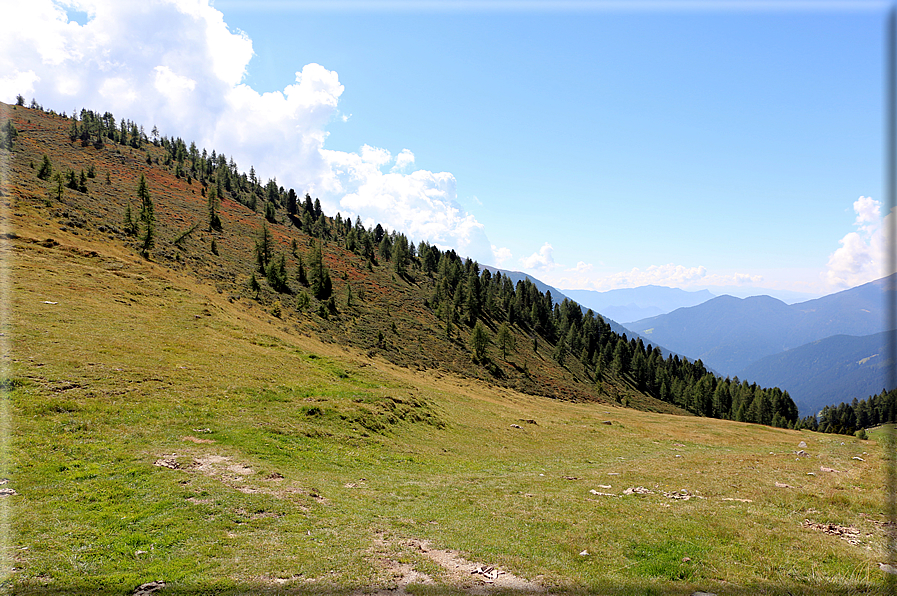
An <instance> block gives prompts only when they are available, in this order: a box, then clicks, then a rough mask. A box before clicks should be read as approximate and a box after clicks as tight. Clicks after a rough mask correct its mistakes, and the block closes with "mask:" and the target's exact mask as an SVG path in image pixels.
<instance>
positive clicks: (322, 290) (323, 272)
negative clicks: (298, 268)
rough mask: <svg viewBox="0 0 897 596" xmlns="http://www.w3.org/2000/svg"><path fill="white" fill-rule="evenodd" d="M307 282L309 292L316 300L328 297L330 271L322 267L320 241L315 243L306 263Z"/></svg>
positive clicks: (331, 287)
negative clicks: (309, 288)
mask: <svg viewBox="0 0 897 596" xmlns="http://www.w3.org/2000/svg"><path fill="white" fill-rule="evenodd" d="M308 272H309V278H310V279H309V281H310V283H311V292H312V294H313V295H314V297H315V298H317V299H318V300H324V299H325V298H327V297H329V296H330V293H331V292H332V291H333V286H332V283H331V281H330V271H329V270H328V269H327V267H326V266H325V265H324V256H323V254H322V252H321V241H320V240H319V241H318V242H316V243H315V247H314V249H313V250H312V251H311V257H310V258H309V261H308Z"/></svg>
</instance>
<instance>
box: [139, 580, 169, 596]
mask: <svg viewBox="0 0 897 596" xmlns="http://www.w3.org/2000/svg"><path fill="white" fill-rule="evenodd" d="M164 587H165V582H163V581H156V582H149V583H146V584H141V585H139V586H137V589H136V590H134V594H133V596H149V595H150V594H155V593H156V592H159V591H160V590H162V588H164Z"/></svg>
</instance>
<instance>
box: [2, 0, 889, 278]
mask: <svg viewBox="0 0 897 596" xmlns="http://www.w3.org/2000/svg"><path fill="white" fill-rule="evenodd" d="M37 4H40V3H37ZM46 4H49V0H47V2H46ZM160 4H163V5H164V4H173V5H178V4H179V3H177V2H174V0H172V2H161V3H160ZM181 4H189V3H186V2H185V3H181ZM192 4H195V2H194V3H192ZM200 4H202V3H200ZM59 5H60V4H59V3H57V7H58V6H59ZM125 5H126V6H127V5H128V3H125ZM111 6H112V5H110V4H109V3H107V2H103V1H100V0H96V1H90V2H86V1H85V2H78V3H74V2H72V3H67V4H66V5H65V6H64V8H67V9H68V10H67V12H65V15H66V16H65V17H59V15H58V11H57V14H56V17H55V18H56V19H57V21H60V20H61V19H62V18H65V19H69V18H74V19H75V20H76V21H77V24H76V23H67V24H65V26H63V25H62V24H61V23H59V22H57V23H56V24H57V25H58V26H59V27H60V30H61V31H65V32H66V33H65V34H71V35H73V36H74V37H73V40H74V39H77V35H78V34H79V33H78V32H77V31H76V32H74V33H71V32H69V30H74V29H76V28H80V29H81V30H82V31H81V32H80V34H82V35H83V34H86V33H88V30H89V28H90V27H94V28H99V27H101V26H102V27H111V26H112V23H118V24H122V23H126V22H128V19H129V18H133V17H134V15H136V14H137V13H141V18H143V19H144V20H148V22H149V23H152V22H153V19H158V21H159V23H160V24H166V25H167V24H169V23H171V22H172V20H173V19H185V25H184V27H183V29H182V31H183V32H184V33H182V34H180V35H181V37H178V34H177V32H178V31H180V30H181V29H179V28H178V27H172V29H173V31H174V32H175V33H172V34H169V36H168V37H167V38H166V39H165V42H164V44H162V43H161V42H160V43H159V45H158V46H154V45H153V44H147V49H146V50H145V52H144V53H143V54H137V53H135V52H134V51H125V50H121V52H123V54H124V55H123V56H122V57H120V58H119V59H118V61H119V63H121V62H127V61H130V62H133V63H134V67H133V68H131V69H130V70H131V71H132V72H133V74H134V76H135V77H137V76H138V75H139V73H140V71H141V70H144V71H146V72H152V73H155V74H154V76H155V77H156V78H155V82H156V85H155V86H156V89H158V90H160V91H159V93H161V94H162V99H159V100H158V101H156V102H155V103H153V102H152V100H146V99H145V100H141V99H140V98H135V99H133V100H131V101H130V103H124V105H122V109H124V110H127V111H129V112H134V111H136V112H137V114H138V115H140V114H141V113H143V114H146V115H147V116H148V117H151V118H152V119H153V121H154V122H160V123H161V124H160V129H161V130H162V132H163V133H167V134H172V135H175V136H184V137H185V138H186V137H187V136H188V135H189V134H190V133H192V134H194V135H198V136H199V139H198V140H202V139H207V140H208V142H212V143H215V145H214V146H215V147H216V148H218V149H219V151H220V150H224V151H226V152H227V153H228V154H235V155H237V162H238V163H239V164H240V165H241V167H244V168H246V169H248V167H249V165H250V163H248V162H247V161H246V160H250V161H252V165H254V166H255V167H256V169H257V170H259V171H260V173H262V174H263V175H266V176H271V175H276V176H277V178H278V180H279V181H283V183H284V184H285V185H290V184H292V185H295V186H296V189H297V191H301V192H304V191H305V190H306V188H312V189H313V192H312V194H318V195H321V197H322V201H323V202H324V204H325V207H327V206H329V207H330V208H331V210H335V209H339V210H341V211H342V212H343V213H344V214H345V213H346V212H350V213H353V214H360V215H361V216H362V218H363V219H365V220H366V221H374V220H375V219H376V220H377V221H384V222H385V223H388V224H392V226H393V227H400V228H401V227H402V226H408V227H410V228H411V229H410V230H406V231H409V233H410V234H411V235H412V236H413V237H415V238H416V239H422V238H421V236H422V235H426V234H428V233H429V234H432V237H430V238H427V239H429V240H432V241H435V242H438V243H439V244H441V245H444V246H450V245H452V246H454V247H455V248H457V249H458V250H459V251H460V252H462V253H465V252H466V253H468V254H471V255H472V256H474V257H476V258H478V259H479V260H481V261H483V262H486V263H489V264H497V265H500V266H502V267H504V268H507V269H515V270H524V271H527V272H529V273H531V274H533V275H535V276H536V277H539V278H540V279H543V280H544V281H546V282H548V283H552V284H553V285H556V286H558V287H561V288H588V289H599V290H607V289H612V288H614V287H627V286H634V285H642V284H645V283H657V284H662V285H671V286H678V287H683V288H685V289H698V288H702V287H708V288H709V289H710V290H711V291H715V292H716V293H722V290H721V287H726V288H728V290H729V291H734V290H733V289H732V288H731V286H736V285H738V286H740V287H741V288H742V292H741V293H742V294H747V293H751V292H752V290H750V288H767V289H774V290H780V291H787V290H790V291H799V292H809V293H812V294H814V295H821V294H824V293H828V292H831V291H835V290H838V289H843V288H844V287H847V286H850V285H856V284H857V283H862V282H863V281H869V280H870V279H873V278H876V277H880V272H881V269H880V267H881V265H880V262H879V261H878V260H877V259H880V254H879V252H880V251H879V249H878V248H877V247H876V244H875V243H876V242H877V239H878V238H879V237H880V227H879V224H878V222H877V219H876V218H875V217H874V214H875V212H874V210H875V208H876V206H877V205H875V203H874V202H875V201H880V200H881V199H882V198H883V193H882V184H883V173H882V150H883V142H884V140H883V137H882V125H883V107H884V100H883V90H882V89H883V87H882V80H883V56H884V50H883V34H884V15H885V10H886V8H887V5H886V4H884V3H880V4H879V3H839V4H832V3H817V4H787V5H786V6H788V7H789V8H787V9H781V8H770V7H771V6H773V5H772V4H758V3H750V4H745V3H734V4H733V3H731V2H730V3H722V2H709V3H697V4H696V3H690V4H685V3H673V4H669V3H651V4H637V5H636V7H635V8H620V5H619V4H608V3H591V2H579V3H572V4H569V5H567V8H565V9H561V10H557V9H551V8H549V7H548V6H549V5H547V4H525V3H503V2H493V3H490V4H489V8H488V9H481V8H478V6H480V5H476V4H464V5H461V6H462V7H461V8H456V6H457V3H449V2H438V3H344V4H338V5H336V8H333V7H332V5H325V4H320V3H296V2H276V1H274V2H263V3H257V2H253V3H250V2H235V1H225V0H219V1H218V2H215V3H214V6H213V7H209V6H205V5H203V6H202V7H200V8H196V7H191V8H189V9H187V8H184V6H180V5H178V6H176V7H177V10H175V11H174V12H172V11H171V10H168V11H167V12H166V11H165V10H163V8H159V9H158V10H157V11H156V12H155V13H154V12H153V10H155V9H153V8H150V9H147V8H146V7H142V6H141V5H140V4H137V3H135V4H133V5H132V7H131V12H132V14H131V15H128V14H126V13H127V10H128V8H124V9H123V8H119V7H118V6H120V4H119V5H118V6H117V7H116V8H111ZM733 6H734V8H733ZM775 6H781V5H775ZM77 9H80V10H82V11H83V12H82V13H80V14H78V13H77V12H75V10H77ZM109 15H111V16H109ZM172 15H176V16H172ZM185 15H186V16H185ZM216 15H220V19H221V21H222V23H221V24H217V22H216V21H215V19H216V18H218V17H216ZM106 19H108V22H106V23H104V22H103V21H105V20H106ZM116 19H117V20H116ZM190 19H193V20H194V21H197V19H199V21H197V22H201V23H203V26H204V27H206V31H207V32H209V33H207V36H206V38H207V41H206V42H202V40H200V41H199V42H197V41H196V40H194V39H193V35H192V33H188V32H189V31H192V29H191V28H190V27H189V26H187V25H189V24H190V23H189V21H190ZM38 22H39V21H38ZM222 26H223V27H225V28H226V32H227V34H229V35H231V36H232V39H228V40H225V41H220V38H221V37H222V35H224V34H222V33H221V27H222ZM65 27H68V29H65ZM216 27H217V29H216ZM147 30H150V28H149V27H148V28H147ZM216 31H217V36H216V34H215V32H216ZM94 37H96V36H94ZM238 38H239V39H238ZM216 40H218V41H216ZM181 42H182V43H183V48H179V47H178V46H179V44H180V43H181ZM247 42H251V46H250V48H251V49H250V50H249V52H248V53H247V51H246V45H247ZM9 43H12V42H9ZM196 43H199V44H200V47H202V48H205V49H207V50H208V51H210V52H213V53H214V52H218V51H219V50H220V51H221V52H222V55H223V57H220V56H219V58H220V60H221V63H220V64H219V63H218V62H215V64H214V65H213V68H212V70H213V71H214V73H215V76H216V77H217V79H216V78H215V77H213V76H212V75H210V74H209V73H208V72H205V71H203V66H202V65H201V64H192V65H190V66H189V67H185V66H183V64H184V63H185V62H190V61H189V60H184V59H172V58H171V55H173V54H177V53H178V52H183V53H184V54H187V53H188V50H189V49H190V48H191V47H193V46H191V44H196ZM203 43H205V45H202V44H203ZM241 44H242V45H241ZM172 46H173V47H172ZM160 48H161V49H160ZM0 49H2V48H0ZM52 51H53V50H52V49H50V50H46V52H52ZM94 51H96V52H97V54H109V53H113V54H114V53H115V52H116V51H118V50H116V48H112V50H110V49H109V48H103V47H97V48H95V49H94ZM86 53H87V54H89V51H88V52H86ZM38 57H40V58H41V60H40V61H38V60H37V59H36V58H35V57H34V56H31V57H30V58H28V57H26V58H23V59H20V60H19V61H18V62H17V63H16V68H17V69H18V74H17V73H14V74H13V75H9V76H7V81H6V84H5V86H4V81H3V80H2V79H0V92H2V93H3V94H4V95H8V94H9V93H11V92H12V88H13V87H14V85H13V84H12V83H17V84H18V85H19V87H21V86H22V81H28V80H29V79H28V76H27V72H29V71H27V70H26V69H25V68H24V67H23V64H25V65H28V64H30V63H33V64H34V66H33V68H31V70H30V72H32V73H34V76H33V77H32V78H31V79H30V80H31V84H32V87H33V89H32V91H33V92H34V93H35V94H36V96H37V97H38V99H39V101H41V103H43V104H44V105H45V107H54V108H55V109H57V110H63V109H69V110H70V109H71V106H72V105H73V104H72V103H70V102H69V103H66V102H65V101H64V100H66V99H72V100H74V101H78V100H83V102H84V103H82V104H78V105H88V103H90V107H94V108H97V109H105V108H104V106H103V105H98V104H97V103H95V102H98V101H103V100H104V99H105V100H108V99H109V97H110V95H109V94H106V95H105V96H102V94H101V96H97V95H96V93H95V92H90V91H88V90H86V89H82V90H81V91H79V92H76V93H74V94H72V97H66V95H65V93H64V92H63V91H60V89H62V88H63V87H64V85H61V84H59V83H58V82H57V83H56V84H55V86H51V85H50V84H49V82H50V81H51V80H53V78H54V77H56V78H59V77H61V76H62V75H59V74H58V73H56V74H53V73H51V72H45V71H46V69H47V67H46V66H45V63H46V62H47V59H46V58H47V54H46V53H44V54H42V55H40V56H38ZM66 59H68V60H80V61H81V62H89V60H88V59H85V57H84V56H81V57H74V58H72V57H71V52H69V55H67V56H66ZM28 60H31V62H30V63H29V62H28ZM207 62H208V61H207ZM213 62H214V60H213ZM227 64H231V65H236V66H237V67H238V66H240V65H241V64H242V65H243V67H244V68H243V70H242V72H241V73H239V75H240V76H239V77H237V76H236V75H234V74H233V73H231V74H222V73H224V72H225V70H226V68H227ZM309 64H317V65H320V67H322V68H320V69H319V70H316V71H314V72H312V71H311V69H309V70H308V71H304V70H303V69H304V68H305V66H306V65H309ZM160 65H164V67H160ZM78 67H79V68H80V67H81V63H79V66H78ZM84 68H85V69H86V70H85V72H87V73H93V74H89V76H95V77H100V78H102V77H103V76H107V77H108V76H109V75H108V72H109V69H108V68H107V69H105V70H104V69H103V68H95V69H93V70H91V69H90V67H88V66H84ZM160 68H163V71H160V70H159V69H160ZM207 68H208V66H207ZM160 72H161V74H160ZM297 72H303V73H304V74H303V80H304V81H306V82H307V83H309V84H310V82H311V81H312V80H314V81H317V82H318V85H319V86H318V87H316V89H319V90H322V91H320V93H317V95H315V94H311V95H308V96H305V95H304V96H303V97H317V98H318V99H307V100H304V101H305V103H302V102H300V103H302V105H303V106H307V107H308V111H309V113H312V114H314V115H315V116H314V118H311V117H308V118H306V116H304V115H302V114H300V113H299V110H301V109H302V108H301V106H300V107H296V106H293V107H292V108H290V109H287V108H284V109H283V121H282V122H281V123H280V125H278V123H277V114H279V113H280V112H278V110H279V109H281V108H280V107H278V106H281V104H276V102H275V99H276V96H277V95H278V94H281V99H282V96H283V95H286V94H285V93H281V92H283V91H284V90H285V89H286V88H287V87H288V86H290V85H294V84H296V83H297V76H296V73H297ZM23 73H24V74H23ZM104 73H105V75H104ZM20 75H21V76H20ZM163 75H165V76H163ZM169 75H170V76H169ZM16 77H18V78H16ZM23 77H24V78H23ZM35 77H36V78H37V79H39V80H37V81H34V78H35ZM166 77H168V78H166ZM204 77H209V80H210V81H211V83H210V84H208V85H205V84H203V80H204ZM336 79H338V82H337V81H336ZM160 81H165V85H168V87H166V88H165V89H163V87H164V86H165V85H163V84H162V83H160ZM221 81H225V83H221ZM191 83H193V84H192V86H191ZM219 83H221V84H219ZM171 85H174V87H177V88H178V89H180V90H181V91H183V93H184V94H186V95H181V96H178V97H179V101H178V102H174V101H173V95H172V94H171V93H170V92H169V91H166V89H170V86H171ZM42 86H43V87H44V88H42ZM98 86H99V87H102V86H103V85H102V84H98ZM112 87H114V85H112V84H111V83H110V84H109V87H108V88H112ZM244 87H245V89H244ZM235 89H238V90H239V93H238V92H235V91H234V90H235ZM91 93H94V95H93V96H91V95H90V94H91ZM166 93H168V95H165V94H166ZM216 94H221V96H222V97H225V98H227V99H222V100H221V101H220V102H216V100H215V97H216ZM241 94H242V95H241ZM265 94H268V95H265ZM13 95H14V93H13ZM25 95H26V97H30V96H29V95H28V94H27V93H25ZM188 96H189V97H188ZM325 96H326V97H325ZM194 97H195V99H193V98H194ZM234 97H237V98H238V99H234ZM240 97H243V98H244V99H239V98H240ZM210 98H211V99H210ZM265 98H268V100H270V102H274V103H270V104H265V101H266V100H265ZM2 99H4V100H6V101H8V100H9V98H7V97H3V98H2ZM56 100H59V101H60V104H59V105H53V103H52V102H53V101H56ZM163 100H164V101H163ZM319 100H320V101H319ZM141 101H143V103H142V104H141ZM191 102H192V103H191ZM253 102H255V103H253ZM316 102H317V103H316ZM119 103H121V101H119ZM282 103H283V102H282ZM209 104H211V105H213V107H212V108H209V107H208V105H209ZM219 104H220V105H223V106H225V107H222V108H220V110H221V112H220V113H221V118H220V119H219V120H214V119H207V121H206V122H205V123H203V122H202V120H203V116H198V119H199V120H200V122H199V123H197V122H194V121H187V120H186V119H185V118H183V117H180V118H179V117H176V116H173V115H172V114H169V113H167V112H166V110H169V111H171V110H173V109H175V106H183V105H187V106H188V108H187V109H188V110H189V109H190V108H189V106H193V105H196V106H197V108H196V109H197V114H201V113H202V114H205V113H208V112H210V111H211V112H214V110H215V109H218V108H216V107H214V106H218V105H219ZM255 104H258V106H261V105H271V106H274V107H271V108H270V109H267V115H264V112H265V110H263V109H254V108H253V105H255ZM275 104H276V105H275ZM198 106H203V109H204V110H205V112H200V111H199V107H198ZM241 109H245V110H247V113H250V112H251V113H252V114H255V116H247V117H246V118H245V120H246V122H247V123H249V124H251V123H253V122H254V120H253V118H255V117H257V118H259V122H258V127H257V128H258V130H259V134H260V135H265V134H266V133H270V135H271V136H272V138H273V139H274V141H272V146H274V147H276V148H277V149H278V154H279V155H289V152H290V151H291V150H292V148H293V147H296V146H298V145H302V146H303V147H307V146H308V142H307V140H308V139H309V138H312V139H316V140H317V142H319V144H318V145H317V146H316V147H317V148H312V149H307V150H306V149H304V150H303V151H305V152H304V153H302V154H301V155H299V153H301V152H300V151H299V150H298V149H297V150H296V151H297V157H296V158H295V159H293V160H289V159H280V160H279V161H278V160H275V159H274V158H273V156H271V155H269V154H267V153H265V151H266V150H265V148H264V147H262V146H261V145H259V146H258V147H257V148H255V149H252V148H249V147H248V146H249V145H251V144H252V143H247V142H246V137H245V135H246V134H249V132H248V131H247V132H245V133H242V135H243V136H241V135H240V134H236V133H233V134H231V133H229V132H228V131H226V130H224V128H225V124H224V118H225V117H228V118H234V117H238V118H242V116H241V115H240V114H241V112H240V110H241ZM253 110H254V111H253ZM113 111H115V113H116V115H118V113H119V112H120V111H121V110H113ZM260 114H261V115H260ZM131 117H134V118H135V119H137V118H136V117H135V116H131ZM278 126H279V127H278ZM172 127H177V128H178V129H179V130H174V129H172ZM184 127H186V129H187V130H185V131H182V130H180V128H184ZM291 127H293V128H291ZM294 128H295V129H296V130H299V132H298V133H295V135H294V136H292V137H291V136H290V134H292V133H283V135H282V134H281V131H282V130H293V129H294ZM281 137H282V138H281ZM221 143H224V144H228V143H229V144H230V145H228V146H224V147H219V145H220V144H221ZM365 147H366V149H365ZM384 150H385V151H384ZM316 151H317V153H315V152H316ZM403 151H404V152H405V153H404V155H405V157H404V158H402V160H400V161H401V163H399V162H398V161H397V158H398V157H399V156H400V154H403ZM386 152H388V155H387V153H386ZM409 152H410V153H409ZM412 154H413V162H412V161H411V157H410V156H411V155H412ZM416 172H417V174H415V173H416ZM358 180H362V181H363V182H361V183H359V182H358ZM303 185H304V186H305V188H303ZM346 197H349V198H346ZM390 197H399V198H390ZM861 197H862V200H861ZM870 198H871V202H870ZM433 201H435V202H436V203H437V204H436V206H435V207H433V208H432V209H430V211H427V209H429V208H430V207H428V206H431V204H432V203H433ZM399 211H402V212H403V213H400V214H398V215H397V214H396V212H399ZM883 211H884V209H881V212H882V213H883ZM409 213H410V214H411V215H408V214H409ZM369 218H373V219H369ZM427 218H430V219H429V220H428V219H427ZM446 222H448V223H446ZM441 224H444V225H442V227H440V225H441ZM415 232H417V233H415ZM465 249H466V251H465ZM839 251H840V252H839ZM753 291H756V290H753Z"/></svg>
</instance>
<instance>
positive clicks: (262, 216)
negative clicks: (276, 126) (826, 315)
mask: <svg viewBox="0 0 897 596" xmlns="http://www.w3.org/2000/svg"><path fill="white" fill-rule="evenodd" d="M2 112H3V114H4V120H3V122H2V125H0V126H2V131H3V132H2V139H0V141H2V143H0V144H2V145H3V146H4V152H5V153H6V154H7V155H6V156H4V157H7V158H8V168H7V169H6V171H5V173H4V174H3V177H4V179H3V181H2V185H0V188H2V189H3V192H4V193H9V194H11V195H12V196H13V197H14V198H15V200H16V201H17V209H19V208H22V209H24V208H25V207H28V208H29V209H33V210H34V212H35V213H36V214H37V215H38V216H39V217H43V218H45V221H46V223H45V225H46V227H47V228H49V230H48V232H47V234H48V236H49V235H50V234H51V233H52V231H51V230H52V229H53V228H55V229H58V230H60V231H63V232H65V233H70V234H85V235H90V236H91V237H97V238H104V239H105V240H106V241H108V242H117V243H123V244H125V245H127V246H130V247H131V248H132V249H133V250H134V251H136V252H139V253H141V254H142V255H144V257H145V258H146V259H148V260H151V261H153V262H156V263H158V264H160V265H164V266H165V267H168V268H170V269H172V270H175V271H179V272H182V273H183V274H184V275H191V276H195V277H197V278H198V279H201V280H204V281H207V282H208V283H211V284H214V285H215V287H216V289H217V290H218V292H220V293H222V294H225V293H226V294H227V295H228V296H229V300H230V301H231V302H239V303H240V304H241V305H243V306H244V307H245V308H247V309H263V310H265V311H267V312H268V313H270V314H271V315H272V316H274V317H276V318H278V319H280V320H281V321H282V322H283V325H284V326H285V328H286V329H289V331H290V332H292V333H307V334H314V335H316V336H318V337H320V338H321V339H323V340H324V341H329V342H333V343H338V344H343V345H346V346H352V347H355V348H359V349H362V350H365V351H367V353H368V354H369V355H374V354H378V355H381V356H383V357H385V358H387V359H388V360H390V361H392V362H394V363H396V364H399V365H401V366H406V367H416V368H419V369H424V368H435V369H442V370H446V371H451V372H455V373H459V374H462V375H465V376H468V377H473V378H479V379H482V380H486V381H488V382H490V383H493V384H496V385H501V386H507V387H512V388H515V389H517V390H520V391H523V392H527V393H530V394H534V395H545V396H550V397H554V398H558V399H565V400H574V401H597V402H601V401H609V402H614V403H618V404H621V405H626V406H630V407H635V408H639V409H644V410H649V411H658V412H668V413H691V414H695V415H699V416H709V417H715V418H723V419H733V420H739V421H745V422H756V423H760V424H767V425H773V426H780V427H790V428H793V427H794V426H795V425H796V424H798V423H799V421H798V411H797V407H796V406H795V404H794V402H793V401H792V400H791V398H790V397H789V396H788V394H787V392H783V391H782V390H780V389H778V388H764V387H760V386H758V385H757V384H756V383H749V382H748V381H745V380H743V381H739V380H738V379H737V378H735V379H729V378H721V377H718V376H716V375H714V374H712V373H711V372H710V371H708V370H707V369H706V368H705V367H704V365H703V364H702V362H701V361H700V360H698V361H694V362H692V361H689V360H686V359H680V358H679V357H678V356H675V355H674V356H669V357H666V358H665V357H664V356H663V354H662V353H661V351H660V349H659V348H657V347H656V346H651V345H650V344H649V345H645V344H644V343H643V342H642V341H641V339H638V340H636V339H630V338H627V337H626V335H625V334H623V335H621V334H617V333H614V332H613V331H612V330H611V329H610V327H609V325H608V324H607V322H606V321H605V320H604V319H603V318H602V317H601V316H600V315H597V314H595V313H594V312H592V311H590V310H589V311H586V312H585V313H584V312H583V311H582V309H581V308H580V307H579V305H578V304H576V303H575V302H572V301H569V300H566V299H565V300H563V301H562V302H560V303H557V302H555V301H554V300H553V298H552V296H551V293H550V292H545V293H542V292H540V291H539V290H538V288H536V286H535V285H534V284H533V283H532V282H530V281H529V280H524V281H519V282H518V283H516V284H513V283H511V281H510V279H508V278H507V277H506V276H503V275H501V274H500V273H497V274H495V275H493V274H492V273H491V272H490V271H489V270H488V269H485V268H481V267H480V265H479V264H478V263H476V262H475V261H472V260H470V259H465V258H462V257H461V256H460V255H458V254H457V253H456V252H455V251H453V250H443V249H440V248H439V247H437V246H434V245H431V244H429V243H428V242H426V241H423V240H421V241H419V242H417V243H415V242H414V241H413V240H411V239H409V238H407V237H406V236H405V235H404V234H402V233H401V232H400V231H396V230H385V229H384V228H383V227H382V226H381V225H379V224H376V225H369V226H365V225H364V224H363V223H362V221H361V220H360V219H359V218H356V219H355V221H354V222H353V221H352V220H351V219H350V218H344V217H343V216H342V215H341V214H340V213H337V214H335V215H333V216H330V215H327V214H325V213H324V212H323V210H322V207H321V204H320V201H319V200H317V199H315V200H312V198H311V196H310V195H309V194H304V196H302V194H303V193H302V191H301V190H300V191H299V192H296V191H295V190H294V189H285V188H284V187H282V186H281V185H279V184H278V183H277V180H276V179H270V180H267V181H262V180H260V179H259V178H258V177H257V176H256V173H255V170H254V168H252V167H250V170H249V172H248V173H247V172H241V171H240V170H239V168H238V166H237V164H236V163H234V161H233V159H232V158H231V159H228V158H227V157H226V156H225V154H224V153H223V152H217V151H215V150H212V151H211V152H208V151H207V150H206V149H202V150H200V149H199V148H198V147H197V146H196V144H195V143H192V142H191V143H187V142H185V141H184V140H183V139H180V138H177V137H167V136H164V135H161V134H160V133H159V131H158V130H156V129H155V128H153V129H152V131H151V132H150V133H149V134H147V133H146V132H145V131H144V129H143V127H141V126H139V125H138V124H137V123H135V122H131V121H129V120H116V118H115V117H114V116H113V115H112V114H111V113H109V112H104V113H102V114H100V113H99V112H93V111H90V110H86V109H85V110H81V112H80V113H79V114H77V115H75V114H73V115H71V116H67V115H65V114H56V113H54V112H53V111H52V110H44V109H43V108H42V106H40V105H39V104H37V102H35V101H32V103H31V106H30V107H26V106H25V105H24V100H22V99H21V98H20V101H19V105H15V106H5V105H4V106H3V110H2ZM13 233H14V231H13ZM34 240H35V241H44V242H56V241H55V240H54V239H53V238H52V237H48V238H46V239H34Z"/></svg>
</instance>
